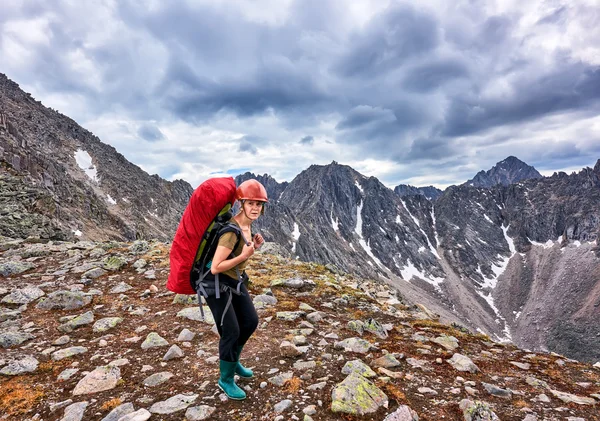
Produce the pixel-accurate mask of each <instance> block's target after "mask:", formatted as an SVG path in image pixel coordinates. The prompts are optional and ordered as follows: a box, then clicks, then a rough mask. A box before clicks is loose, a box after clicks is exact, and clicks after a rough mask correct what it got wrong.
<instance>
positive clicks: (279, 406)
mask: <svg viewBox="0 0 600 421" xmlns="http://www.w3.org/2000/svg"><path fill="white" fill-rule="evenodd" d="M291 406H292V401H291V400H289V399H285V400H283V401H281V402H279V403H276V404H275V406H274V407H273V409H274V410H275V412H277V413H278V414H280V413H282V412H283V411H285V410H287V409H289V408H290V407H291Z"/></svg>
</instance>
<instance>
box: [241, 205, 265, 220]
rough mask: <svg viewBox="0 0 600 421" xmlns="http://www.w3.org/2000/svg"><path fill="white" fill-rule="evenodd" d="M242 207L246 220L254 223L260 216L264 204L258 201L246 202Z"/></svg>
mask: <svg viewBox="0 0 600 421" xmlns="http://www.w3.org/2000/svg"><path fill="white" fill-rule="evenodd" d="M243 206H244V210H245V211H246V215H247V216H248V218H250V219H251V220H253V221H254V220H256V219H258V217H259V216H260V214H261V212H262V208H263V206H264V202H260V201H258V200H246V201H245V202H244V204H243Z"/></svg>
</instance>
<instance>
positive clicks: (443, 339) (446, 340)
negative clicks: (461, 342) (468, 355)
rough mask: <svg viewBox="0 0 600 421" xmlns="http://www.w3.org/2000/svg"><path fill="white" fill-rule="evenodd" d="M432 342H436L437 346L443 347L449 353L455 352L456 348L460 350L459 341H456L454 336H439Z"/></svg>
mask: <svg viewBox="0 0 600 421" xmlns="http://www.w3.org/2000/svg"><path fill="white" fill-rule="evenodd" d="M431 342H435V343H436V344H438V345H441V346H443V347H444V348H446V349H447V350H448V351H454V350H455V349H456V348H458V339H456V338H455V337H454V336H448V335H442V336H438V337H437V338H435V339H432V340H431Z"/></svg>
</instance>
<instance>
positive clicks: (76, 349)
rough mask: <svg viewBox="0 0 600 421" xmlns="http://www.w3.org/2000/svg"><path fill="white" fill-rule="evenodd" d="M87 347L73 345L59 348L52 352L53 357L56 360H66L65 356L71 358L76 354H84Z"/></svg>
mask: <svg viewBox="0 0 600 421" xmlns="http://www.w3.org/2000/svg"><path fill="white" fill-rule="evenodd" d="M87 350H88V349H87V348H86V347H84V346H72V347H70V348H65V349H59V350H58V351H55V352H53V353H52V359H53V360H54V361H60V360H64V359H65V358H70V357H73V356H75V355H79V354H83V353H85V352H87Z"/></svg>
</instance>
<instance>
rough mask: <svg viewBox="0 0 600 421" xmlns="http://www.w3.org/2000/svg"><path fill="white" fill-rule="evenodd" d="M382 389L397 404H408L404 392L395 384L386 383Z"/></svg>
mask: <svg viewBox="0 0 600 421" xmlns="http://www.w3.org/2000/svg"><path fill="white" fill-rule="evenodd" d="M381 387H382V388H383V391H384V392H385V394H386V395H388V397H390V398H392V399H394V400H396V401H397V402H404V403H406V402H407V400H406V395H405V394H404V392H403V391H402V390H401V389H400V388H399V387H398V386H396V385H395V384H394V383H385V384H383V385H381Z"/></svg>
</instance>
